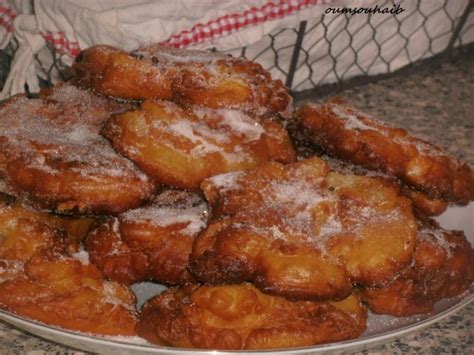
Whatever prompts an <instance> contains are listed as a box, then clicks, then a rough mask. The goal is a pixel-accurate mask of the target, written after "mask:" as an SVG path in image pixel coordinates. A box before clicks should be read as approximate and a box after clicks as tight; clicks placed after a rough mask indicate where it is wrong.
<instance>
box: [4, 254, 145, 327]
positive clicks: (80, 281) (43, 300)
mask: <svg viewBox="0 0 474 355" xmlns="http://www.w3.org/2000/svg"><path fill="white" fill-rule="evenodd" d="M135 302H136V300H135V296H134V294H133V293H132V292H131V291H130V290H128V289H127V288H126V287H125V286H122V285H120V284H118V283H115V282H109V281H104V280H103V278H102V274H101V273H100V271H99V270H98V269H96V268H95V266H93V265H92V264H88V263H87V261H84V260H80V259H78V258H75V257H72V256H67V255H63V254H56V253H51V252H45V253H39V254H36V255H34V256H33V257H32V258H31V259H30V260H29V261H28V262H27V263H26V264H25V266H24V272H22V273H19V274H17V275H15V277H10V278H9V279H7V280H6V281H4V282H3V283H0V308H1V309H4V310H7V311H9V312H13V313H15V314H18V315H20V316H23V317H27V318H31V319H34V320H37V321H40V322H43V323H46V324H49V325H55V326H59V327H61V328H66V329H70V330H77V331H80V332H84V333H88V334H90V333H92V334H98V335H122V336H133V335H135V324H136V321H137V314H136V310H135Z"/></svg>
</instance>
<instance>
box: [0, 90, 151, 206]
mask: <svg viewBox="0 0 474 355" xmlns="http://www.w3.org/2000/svg"><path fill="white" fill-rule="evenodd" d="M74 90H75V89H74ZM74 90H73V92H76V91H74ZM56 95H58V94H57V93H56ZM84 95H86V96H87V94H84ZM84 95H79V97H80V98H83V96H84ZM88 95H92V94H90V93H89V94H88ZM54 97H55V95H54V94H53V95H50V96H49V98H48V99H47V100H42V99H31V100H29V99H27V98H26V97H24V96H21V95H20V96H16V97H13V98H11V99H10V100H8V101H7V102H6V103H4V104H3V106H2V107H0V117H1V118H0V150H1V151H2V155H1V156H0V158H1V159H2V160H3V161H2V162H0V165H2V166H3V167H4V173H5V180H6V183H7V184H8V186H9V187H10V188H11V190H12V191H14V193H15V195H17V196H24V197H26V198H27V199H29V200H31V201H32V202H34V203H36V204H37V205H39V206H40V207H42V208H46V209H53V210H57V211H59V212H64V213H70V212H78V213H81V214H102V213H119V212H123V211H125V210H127V209H129V208H133V207H137V206H139V205H140V204H141V203H142V202H143V201H144V200H145V199H146V198H147V197H148V196H150V195H151V194H152V192H153V190H154V185H153V183H152V182H151V181H150V180H149V179H148V178H147V177H146V175H145V174H143V173H142V172H141V171H140V170H139V169H138V168H137V167H136V166H135V165H134V164H133V163H132V162H130V161H129V160H127V159H126V158H124V157H122V156H120V155H119V154H117V153H116V152H115V151H114V149H113V148H112V147H111V146H110V144H109V142H108V141H107V140H106V139H105V138H103V137H102V136H101V135H100V134H99V132H98V131H99V127H97V126H99V125H100V124H101V122H103V121H104V120H105V118H106V117H107V116H110V114H111V112H109V113H108V114H107V113H106V111H107V110H106V106H104V108H103V110H105V111H104V112H103V113H102V117H101V118H100V119H97V118H96V116H95V115H96V114H97V111H98V110H99V109H98V108H97V107H95V106H93V105H92V106H89V102H88V101H85V106H81V105H78V104H76V106H78V107H79V108H78V109H77V110H76V109H75V106H74V105H69V104H66V103H65V102H66V101H67V100H65V102H59V101H60V100H59V99H58V98H56V99H55V100H56V101H58V102H52V100H53V98H54ZM71 100H72V99H71ZM89 107H91V111H90V112H89V111H88V108H89ZM64 116H67V117H64ZM81 119H83V120H84V121H81Z"/></svg>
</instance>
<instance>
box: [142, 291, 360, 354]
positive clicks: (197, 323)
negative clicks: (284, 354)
mask: <svg viewBox="0 0 474 355" xmlns="http://www.w3.org/2000/svg"><path fill="white" fill-rule="evenodd" d="M366 318H367V312H366V310H365V309H364V307H363V306H361V305H360V303H359V299H358V298H357V297H356V296H354V295H351V296H349V297H348V298H346V299H345V300H343V301H340V302H314V301H297V302H292V301H289V300H286V299H285V298H283V297H277V296H270V295H266V294H263V293H261V292H260V291H259V290H258V289H257V288H255V287H254V286H253V285H251V284H241V285H232V286H198V285H189V286H186V287H182V288H177V289H176V288H173V289H168V290H166V291H164V292H163V293H162V294H160V295H158V296H156V297H154V298H152V299H151V300H149V301H148V302H147V303H146V304H145V306H144V307H143V310H142V313H141V316H140V320H139V322H138V324H137V333H138V334H139V335H140V336H142V337H144V338H145V339H147V340H148V341H150V342H152V343H155V344H160V345H170V346H177V347H182V348H199V349H219V350H257V349H275V348H291V347H300V346H309V345H314V344H322V343H328V342H332V341H341V340H347V339H353V338H356V337H358V336H359V335H361V334H362V333H363V331H364V330H365V328H366Z"/></svg>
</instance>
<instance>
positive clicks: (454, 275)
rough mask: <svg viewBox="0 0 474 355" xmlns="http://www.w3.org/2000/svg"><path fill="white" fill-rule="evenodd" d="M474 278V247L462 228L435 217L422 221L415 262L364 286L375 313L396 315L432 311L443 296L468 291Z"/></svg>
mask: <svg viewBox="0 0 474 355" xmlns="http://www.w3.org/2000/svg"><path fill="white" fill-rule="evenodd" d="M472 282H474V250H473V249H472V247H471V245H470V244H469V242H468V241H467V240H466V237H465V236H464V233H463V232H461V231H447V230H445V229H443V228H441V227H440V226H439V225H438V224H437V223H436V222H435V221H434V220H429V219H426V220H424V221H419V230H418V236H417V240H416V248H415V252H414V254H413V261H412V263H411V264H410V265H409V266H408V267H407V268H406V269H405V270H403V271H402V272H401V273H400V275H398V276H397V277H396V278H395V279H394V280H393V281H390V282H389V283H387V284H386V285H384V286H382V287H378V288H364V289H363V291H362V295H363V299H364V301H365V302H366V303H367V304H368V305H369V307H370V309H371V310H372V311H374V312H376V313H381V314H391V315H394V316H397V317H401V316H411V315H414V314H421V313H429V312H431V311H432V310H433V304H434V303H435V302H436V301H439V300H440V299H442V298H446V297H454V296H457V295H460V294H462V293H463V292H465V291H466V290H467V289H468V288H469V285H470V284H471V283H472Z"/></svg>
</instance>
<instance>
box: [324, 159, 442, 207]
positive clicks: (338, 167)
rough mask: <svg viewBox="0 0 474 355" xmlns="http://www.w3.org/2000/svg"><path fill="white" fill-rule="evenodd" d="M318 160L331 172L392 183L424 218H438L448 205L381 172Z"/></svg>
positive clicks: (343, 162) (340, 161)
mask: <svg viewBox="0 0 474 355" xmlns="http://www.w3.org/2000/svg"><path fill="white" fill-rule="evenodd" d="M320 158H321V159H323V160H324V161H325V162H326V163H328V164H329V167H330V169H331V170H332V171H335V172H338V173H342V174H354V175H362V176H370V177H374V178H378V179H384V180H385V181H387V182H390V183H392V185H393V186H394V187H395V188H396V189H397V190H399V191H400V193H401V194H402V195H403V196H406V197H408V198H409V199H410V200H411V201H412V203H413V207H414V208H415V209H416V210H417V211H419V212H421V213H422V214H423V215H425V216H439V215H440V214H442V213H443V212H444V211H446V209H447V208H448V203H447V202H446V201H443V200H441V199H436V198H435V199H432V198H429V197H428V196H427V195H426V194H425V193H423V192H420V191H416V190H414V189H413V188H410V187H408V186H407V185H405V184H403V183H402V182H401V181H400V180H399V179H397V178H394V177H393V176H390V175H389V174H386V173H383V172H381V171H373V170H369V169H366V168H364V167H362V166H360V165H354V164H351V163H348V162H346V161H342V160H338V159H334V158H330V157H329V156H327V155H323V156H320Z"/></svg>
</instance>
